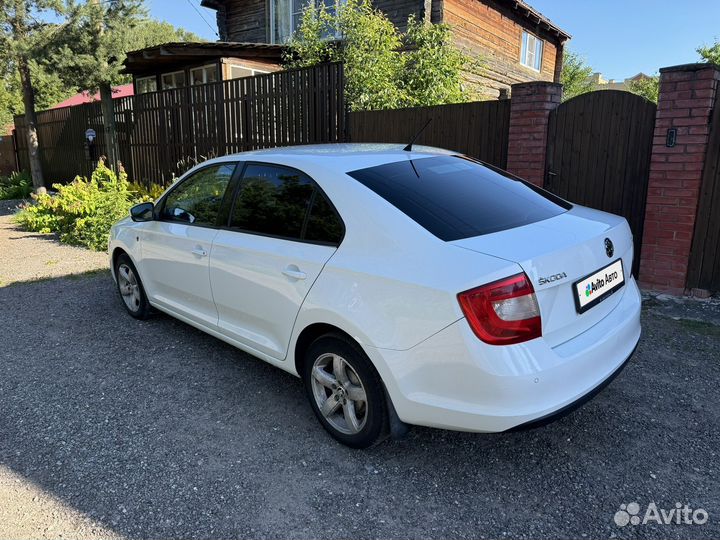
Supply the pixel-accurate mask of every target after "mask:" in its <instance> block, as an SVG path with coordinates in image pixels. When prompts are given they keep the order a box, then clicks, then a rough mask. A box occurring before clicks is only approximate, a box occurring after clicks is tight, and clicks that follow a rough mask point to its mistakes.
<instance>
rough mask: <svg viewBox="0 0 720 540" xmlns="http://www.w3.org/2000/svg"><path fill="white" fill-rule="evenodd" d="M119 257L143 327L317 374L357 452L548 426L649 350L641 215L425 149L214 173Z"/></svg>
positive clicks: (123, 287) (300, 151)
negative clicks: (405, 431) (417, 431)
mask: <svg viewBox="0 0 720 540" xmlns="http://www.w3.org/2000/svg"><path fill="white" fill-rule="evenodd" d="M109 253H110V260H111V266H112V269H113V275H114V277H115V280H116V282H117V286H118V290H119V292H120V295H121V297H122V299H123V301H124V304H125V307H126V308H127V310H128V312H129V313H130V314H131V315H132V316H134V317H137V318H141V319H142V318H145V317H147V316H148V314H149V312H150V310H151V308H156V309H158V310H160V311H163V312H165V313H168V314H170V315H171V316H173V317H176V318H178V319H180V320H182V321H184V322H186V323H188V324H190V325H192V326H195V327H197V328H199V329H201V330H203V331H205V332H207V333H208V334H211V335H213V336H215V337H217V338H219V339H222V340H223V341H226V342H228V343H230V344H232V345H234V346H236V347H238V348H240V349H242V350H244V351H247V352H249V353H250V354H252V355H254V356H256V357H258V358H260V359H262V360H265V361H266V362H269V363H271V364H273V365H275V366H278V367H279V368H281V369H284V370H286V371H289V372H290V373H293V374H295V375H298V376H300V377H301V378H302V379H303V381H304V384H305V388H306V390H307V395H308V398H309V401H310V403H311V405H312V408H313V410H314V412H315V414H316V415H317V417H318V419H319V420H320V422H321V423H322V425H323V426H324V427H325V428H326V429H327V430H328V431H329V432H330V433H331V434H332V435H333V436H334V437H335V438H336V439H338V440H339V441H341V442H343V443H345V444H347V445H349V446H353V447H367V446H369V445H372V444H373V443H375V442H377V441H379V440H381V439H382V438H383V437H385V436H386V435H387V434H388V432H389V431H390V430H393V429H401V428H402V427H403V426H405V425H406V424H416V425H423V426H432V427H438V428H446V429H454V430H464V431H476V432H498V431H505V430H508V429H511V428H518V427H526V426H534V425H538V424H539V423H542V422H545V421H548V420H549V419H551V418H554V417H556V416H558V415H559V414H561V413H563V412H565V411H567V410H569V409H570V408H572V407H573V406H575V405H577V404H578V403H581V402H583V401H584V400H586V399H588V398H589V397H590V396H592V395H594V394H595V393H596V392H597V391H598V390H599V389H601V388H602V387H603V386H604V385H605V384H606V383H608V382H609V381H610V380H611V379H612V378H613V376H614V375H615V374H617V372H618V371H619V370H620V368H621V367H623V365H624V364H625V363H626V361H627V360H628V358H629V357H630V356H631V355H632V353H633V351H634V349H635V347H636V345H637V342H638V339H639V337H640V293H639V291H638V287H637V285H636V283H635V280H634V279H633V276H632V274H631V268H632V263H633V241H632V235H631V233H630V229H629V227H628V224H627V222H626V221H625V219H623V218H621V217H618V216H615V215H611V214H607V213H604V212H600V211H597V210H591V209H589V208H585V207H582V206H577V205H573V204H570V203H568V202H566V201H564V200H562V199H559V198H558V197H556V196H554V195H552V194H550V193H548V192H545V191H544V190H542V189H539V188H537V187H535V186H533V185H531V184H529V183H527V182H525V181H523V180H520V179H518V178H516V177H514V176H512V175H509V174H508V173H505V172H503V171H501V170H498V169H496V168H494V167H491V166H488V165H485V164H483V163H479V162H477V161H474V160H472V159H470V158H467V157H465V156H462V155H457V154H455V153H451V152H447V151H443V150H438V149H432V148H426V147H416V148H415V149H412V150H410V151H407V150H404V149H402V147H401V145H358V144H338V145H322V146H306V147H293V148H279V149H274V150H269V151H257V152H247V153H242V154H235V155H230V156H225V157H221V158H217V159H212V160H210V161H207V162H205V163H203V164H202V165H199V166H197V167H195V168H194V169H192V170H190V171H189V172H188V173H186V174H185V175H184V176H183V177H182V178H180V179H179V180H178V181H177V182H175V184H173V186H172V187H170V188H169V189H168V190H167V191H166V192H165V194H164V195H163V196H162V197H161V198H160V199H159V200H158V201H157V202H156V203H155V204H152V203H145V204H140V205H138V206H135V207H134V208H133V209H132V212H131V216H130V217H128V218H126V219H123V220H122V221H120V222H119V223H117V224H115V225H114V226H113V228H112V232H111V238H110V245H109Z"/></svg>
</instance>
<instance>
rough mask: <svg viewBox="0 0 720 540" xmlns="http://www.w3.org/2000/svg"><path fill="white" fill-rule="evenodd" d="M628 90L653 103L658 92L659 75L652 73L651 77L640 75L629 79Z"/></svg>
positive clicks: (656, 100) (655, 101)
mask: <svg viewBox="0 0 720 540" xmlns="http://www.w3.org/2000/svg"><path fill="white" fill-rule="evenodd" d="M628 90H630V91H631V92H632V93H633V94H637V95H639V96H642V97H644V98H645V99H647V100H650V101H652V102H653V103H657V102H658V95H659V93H660V76H659V75H653V76H652V77H641V78H640V79H637V80H635V81H630V83H628Z"/></svg>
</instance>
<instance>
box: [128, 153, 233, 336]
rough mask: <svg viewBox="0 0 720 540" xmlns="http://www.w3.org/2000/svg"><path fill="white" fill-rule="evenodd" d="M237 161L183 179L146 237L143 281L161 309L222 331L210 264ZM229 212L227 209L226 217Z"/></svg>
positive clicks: (160, 207) (164, 201)
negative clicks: (212, 248) (211, 252)
mask: <svg viewBox="0 0 720 540" xmlns="http://www.w3.org/2000/svg"><path fill="white" fill-rule="evenodd" d="M236 166H237V164H236V163H219V164H215V165H208V166H207V167H204V168H202V169H200V170H198V171H196V172H195V173H193V174H192V175H191V176H189V177H187V178H185V179H183V180H181V181H180V182H179V183H178V184H177V185H176V186H174V187H173V189H172V190H171V191H170V192H169V193H168V194H167V195H166V196H165V197H163V199H162V200H161V201H160V203H159V205H158V209H157V218H158V219H156V220H154V221H151V222H148V223H147V227H146V228H144V230H143V233H142V235H143V238H142V268H141V274H142V279H143V281H144V282H145V284H146V289H147V291H148V297H149V299H150V301H151V302H152V303H153V304H155V305H157V306H158V307H160V308H165V309H168V310H170V311H172V312H174V313H177V314H179V315H182V316H185V317H187V318H189V319H191V320H193V321H196V322H199V323H202V324H204V325H207V326H212V327H217V318H218V315H217V309H216V308H215V303H214V301H213V297H212V291H211V289H210V276H209V270H208V260H209V257H208V256H209V254H210V249H211V247H212V242H213V239H214V238H215V236H216V235H217V233H218V216H219V214H220V213H221V207H222V206H223V203H224V204H226V205H229V199H230V195H229V192H231V191H232V190H231V189H229V186H230V183H231V179H232V177H233V173H234V171H235V169H236ZM226 213H227V211H225V218H226V217H227V216H226Z"/></svg>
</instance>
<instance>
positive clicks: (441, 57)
mask: <svg viewBox="0 0 720 540" xmlns="http://www.w3.org/2000/svg"><path fill="white" fill-rule="evenodd" d="M405 42H406V43H407V46H408V49H409V50H408V52H406V53H405V55H404V58H405V63H404V67H405V69H404V76H403V88H404V90H405V94H406V100H407V101H408V103H409V104H410V105H412V106H427V105H441V104H444V103H460V102H463V101H467V97H466V94H465V91H464V90H463V85H462V79H461V76H460V74H461V73H462V71H463V68H464V67H465V66H466V65H467V64H468V63H469V60H468V57H467V56H465V55H464V54H463V53H462V52H461V51H460V50H459V49H457V48H456V47H455V46H454V45H453V42H452V32H451V29H450V26H448V25H447V24H431V23H429V22H425V21H420V20H417V19H415V18H414V17H411V18H410V19H409V20H408V29H407V33H406V34H405Z"/></svg>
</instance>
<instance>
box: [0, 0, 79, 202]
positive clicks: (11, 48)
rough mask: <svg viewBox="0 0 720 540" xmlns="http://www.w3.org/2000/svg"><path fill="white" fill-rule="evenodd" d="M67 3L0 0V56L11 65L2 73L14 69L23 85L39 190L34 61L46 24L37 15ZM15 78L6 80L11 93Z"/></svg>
mask: <svg viewBox="0 0 720 540" xmlns="http://www.w3.org/2000/svg"><path fill="white" fill-rule="evenodd" d="M64 7H65V6H64V4H63V2H62V1H61V0H0V60H2V62H3V64H4V65H5V66H6V67H7V66H11V68H10V69H7V68H6V69H5V70H4V71H5V73H3V75H5V76H7V75H11V72H12V71H16V72H17V77H18V79H19V83H20V88H21V89H22V101H23V110H24V114H25V124H26V126H27V139H28V154H29V161H30V174H31V176H32V181H33V187H34V188H35V190H36V191H37V192H43V191H45V180H44V178H43V172H42V165H41V162H40V153H39V144H38V134H37V125H36V124H37V115H36V114H35V100H36V96H35V86H34V81H33V77H32V70H31V61H32V59H33V58H34V57H35V56H36V54H37V51H38V49H39V48H40V47H41V46H43V45H44V44H45V43H46V38H47V35H46V31H47V24H45V23H43V22H41V21H38V19H37V18H36V15H40V14H41V13H43V12H45V11H48V10H50V11H54V12H55V13H57V14H60V13H62V12H63V10H64ZM13 78H14V77H12V78H11V80H10V87H8V81H7V79H5V80H4V83H3V84H4V93H6V94H7V93H10V94H11V95H12V79H13ZM15 95H17V91H16V93H15ZM9 101H10V102H11V104H10V106H9V107H8V110H13V107H14V108H15V110H17V107H18V104H17V99H14V100H13V99H9ZM3 108H4V107H3Z"/></svg>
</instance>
